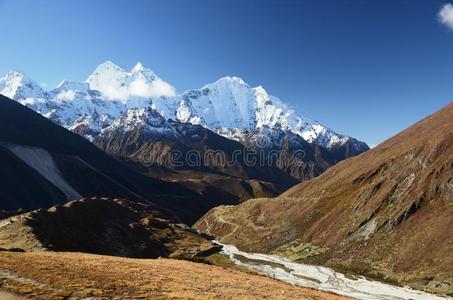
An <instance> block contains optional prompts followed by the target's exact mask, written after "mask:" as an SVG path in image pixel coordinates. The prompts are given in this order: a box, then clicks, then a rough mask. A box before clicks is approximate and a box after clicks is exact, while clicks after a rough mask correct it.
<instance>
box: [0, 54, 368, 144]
mask: <svg viewBox="0 0 453 300" xmlns="http://www.w3.org/2000/svg"><path fill="white" fill-rule="evenodd" d="M0 93H1V94H3V95H5V96H7V97H10V98H12V99H14V100H16V101H18V102H20V103H21V104H23V105H26V106H28V107H29V108H31V109H33V110H35V111H37V112H39V113H40V114H42V115H44V116H45V117H47V118H50V119H51V120H53V121H54V122H56V123H58V124H60V125H62V126H64V127H66V128H68V129H70V130H72V131H75V132H77V133H79V134H81V135H83V136H85V137H87V138H89V139H92V138H94V137H95V136H97V135H99V134H100V133H101V132H102V131H103V130H105V129H106V128H107V127H109V126H113V125H114V124H115V122H116V123H117V122H122V121H124V118H121V117H122V115H123V114H125V113H126V112H127V111H128V110H131V109H133V110H136V109H140V108H146V107H151V108H153V109H154V110H155V111H157V112H158V113H159V114H160V115H161V116H162V117H163V118H164V119H167V120H169V119H171V120H173V121H178V122H182V123H192V124H195V125H201V126H203V127H206V128H208V129H211V130H212V131H214V132H216V133H218V134H220V135H223V136H225V137H228V138H230V139H234V140H237V141H240V142H244V141H245V138H246V136H247V139H249V140H250V136H249V135H250V134H251V133H253V132H254V131H255V130H256V129H259V128H263V127H266V128H269V129H271V130H272V129H275V130H277V129H278V130H284V131H289V132H292V133H294V134H296V135H298V136H300V137H302V138H303V139H304V140H306V141H308V142H310V143H316V144H319V145H321V146H323V147H325V148H334V147H339V146H341V145H343V144H345V143H348V142H349V143H351V142H352V143H353V144H354V147H355V148H356V150H357V152H363V151H365V150H367V149H368V146H366V144H364V143H362V142H359V141H357V140H355V139H352V138H350V137H348V136H344V135H341V134H337V133H335V132H334V131H332V130H331V129H329V128H327V127H325V126H323V125H321V124H320V123H318V122H316V121H312V120H310V119H307V118H305V117H302V116H301V115H299V114H298V113H296V112H295V111H294V110H292V109H291V108H289V107H288V106H287V105H286V104H285V103H284V102H283V101H281V100H280V99H278V98H276V97H273V96H271V95H269V94H268V93H267V92H266V91H265V89H264V88H263V87H261V86H258V87H251V86H249V85H248V84H247V83H245V82H244V81H243V80H242V79H240V78H238V77H224V78H221V79H219V80H217V81H216V82H214V83H211V84H207V85H205V86H204V87H202V88H201V89H197V90H190V91H186V92H184V93H182V94H177V93H176V90H175V88H174V87H173V86H171V85H170V84H169V83H167V82H165V81H163V80H162V79H161V78H159V77H158V76H157V75H156V74H155V73H154V72H153V71H151V70H150V69H147V68H144V67H143V66H142V65H141V64H140V63H138V64H137V65H136V66H135V67H134V68H133V69H132V70H131V71H126V70H124V69H122V68H120V67H118V66H117V65H115V64H113V63H112V62H111V61H107V62H105V63H103V64H101V65H99V66H98V67H97V68H96V69H95V71H94V72H93V73H92V74H91V75H90V76H89V77H88V79H87V80H86V81H85V82H74V81H66V80H65V81H63V82H62V83H61V84H60V85H58V86H57V87H56V88H55V89H54V90H51V91H44V90H43V89H42V88H41V87H40V86H39V85H38V84H36V83H34V82H33V81H32V80H30V79H28V78H27V77H26V76H24V75H23V74H21V73H18V72H15V71H13V72H10V73H8V74H6V75H5V76H4V77H1V78H0ZM138 111H140V110H138ZM138 111H137V112H138ZM129 121H132V122H133V120H129ZM131 126H133V124H131Z"/></svg>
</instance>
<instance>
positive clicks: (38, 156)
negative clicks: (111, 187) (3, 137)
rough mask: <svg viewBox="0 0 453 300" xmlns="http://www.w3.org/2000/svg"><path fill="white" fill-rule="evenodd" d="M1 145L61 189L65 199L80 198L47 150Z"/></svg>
mask: <svg viewBox="0 0 453 300" xmlns="http://www.w3.org/2000/svg"><path fill="white" fill-rule="evenodd" d="M3 145H4V146H6V148H8V149H9V150H10V151H11V152H12V153H14V155H16V156H17V157H19V158H20V159H21V160H23V161H24V162H25V163H26V164H27V165H29V166H30V167H32V168H33V169H35V170H36V171H37V172H38V173H39V174H41V175H42V176H43V177H44V178H46V179H47V180H48V181H49V182H51V183H52V184H53V185H55V186H56V187H57V188H58V189H59V190H61V191H62V192H63V193H64V194H65V196H66V200H76V199H81V198H82V196H81V195H80V194H79V193H78V192H77V191H76V190H75V189H74V188H73V187H72V186H71V185H70V184H69V183H67V182H66V180H65V179H64V178H63V177H62V175H61V173H60V171H59V170H58V167H57V166H56V164H55V162H54V160H53V158H52V156H51V155H50V154H49V152H47V151H46V150H44V149H40V148H33V147H26V146H20V145H13V144H3Z"/></svg>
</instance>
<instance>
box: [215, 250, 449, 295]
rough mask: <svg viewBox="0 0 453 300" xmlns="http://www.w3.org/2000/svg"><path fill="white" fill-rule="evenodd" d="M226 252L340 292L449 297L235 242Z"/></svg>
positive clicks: (294, 280) (281, 276)
mask: <svg viewBox="0 0 453 300" xmlns="http://www.w3.org/2000/svg"><path fill="white" fill-rule="evenodd" d="M216 243H217V244H219V245H222V246H223V250H222V253H223V254H224V255H226V256H228V257H229V258H230V260H231V261H232V262H234V263H235V264H236V265H239V266H242V267H245V268H247V269H249V270H252V271H256V272H258V273H260V274H263V275H266V276H268V277H272V278H275V279H278V280H281V281H284V282H288V283H291V284H295V285H300V286H305V287H311V288H314V289H318V290H322V291H327V292H332V293H336V294H339V295H344V296H349V297H352V298H357V299H363V300H397V299H413V300H431V299H433V300H446V299H453V298H450V297H441V296H437V295H434V294H429V293H425V292H422V291H417V290H413V289H410V288H405V287H398V286H393V285H390V284H386V283H382V282H379V281H373V280H368V279H366V278H364V277H362V276H357V277H356V278H353V277H351V276H345V275H343V274H341V273H338V272H335V271H334V270H332V269H330V268H326V267H321V266H312V265H306V264H301V263H295V262H292V261H289V260H287V259H284V258H282V257H279V256H276V255H267V254H260V253H247V252H243V251H240V250H239V249H237V248H236V247H235V246H233V245H224V244H222V243H219V242H216Z"/></svg>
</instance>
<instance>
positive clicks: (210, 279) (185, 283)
mask: <svg viewBox="0 0 453 300" xmlns="http://www.w3.org/2000/svg"><path fill="white" fill-rule="evenodd" d="M3 295H5V296H7V297H9V298H6V299H22V298H21V296H24V297H31V298H33V299H84V298H90V299H233V298H234V299H346V298H345V297H342V296H337V295H334V294H330V293H326V292H321V291H316V290H313V289H310V288H304V287H298V286H294V285H290V284H287V283H284V282H279V281H277V280H273V279H270V278H267V277H264V276H260V275H254V274H249V273H245V272H241V271H236V270H231V269H224V268H221V267H217V266H211V265H207V264H201V263H193V262H189V261H182V260H172V259H130V258H120V257H112V256H102V255H93V254H82V253H69V252H66V253H55V252H29V253H13V252H0V296H3ZM15 295H17V297H16V296H15ZM2 299H3V298H2Z"/></svg>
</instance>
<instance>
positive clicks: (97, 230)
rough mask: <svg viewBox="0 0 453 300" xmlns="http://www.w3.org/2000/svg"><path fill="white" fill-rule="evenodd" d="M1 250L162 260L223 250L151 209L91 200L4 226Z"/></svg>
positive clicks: (29, 215)
mask: <svg viewBox="0 0 453 300" xmlns="http://www.w3.org/2000/svg"><path fill="white" fill-rule="evenodd" d="M0 248H3V249H22V250H24V251H27V252H28V251H46V250H49V251H72V252H86V253H97V254H105V255H113V256H124V257H136V258H157V257H159V256H162V257H191V256H195V255H197V254H198V253H200V252H205V251H208V250H211V251H214V252H215V251H216V250H217V248H218V246H216V245H214V244H212V243H211V242H209V241H208V240H207V239H205V238H204V237H203V236H201V235H199V234H197V233H196V232H195V231H194V230H192V229H190V228H189V227H187V226H186V225H183V224H175V223H174V222H172V219H171V218H169V217H168V216H167V215H165V214H163V213H162V212H160V211H158V210H156V209H155V208H154V207H152V206H151V205H147V204H142V203H137V202H132V201H127V200H124V199H108V198H90V199H82V200H75V201H71V202H68V203H66V204H65V205H61V206H53V207H51V208H49V209H39V210H35V211H32V212H28V213H24V214H20V215H16V216H13V217H10V218H7V219H4V220H2V221H0Z"/></svg>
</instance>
